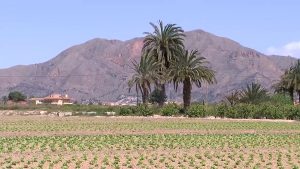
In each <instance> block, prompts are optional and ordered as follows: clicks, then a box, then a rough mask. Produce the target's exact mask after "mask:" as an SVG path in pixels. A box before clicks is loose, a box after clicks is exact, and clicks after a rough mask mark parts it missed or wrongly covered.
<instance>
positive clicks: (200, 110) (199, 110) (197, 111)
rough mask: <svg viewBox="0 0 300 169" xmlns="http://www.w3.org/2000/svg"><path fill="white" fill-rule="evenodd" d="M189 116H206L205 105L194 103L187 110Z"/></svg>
mask: <svg viewBox="0 0 300 169" xmlns="http://www.w3.org/2000/svg"><path fill="white" fill-rule="evenodd" d="M186 115H187V116H188V117H206V116H207V114H206V109H205V105H200V104H193V105H191V106H190V107H189V108H188V110H187V111H186Z"/></svg>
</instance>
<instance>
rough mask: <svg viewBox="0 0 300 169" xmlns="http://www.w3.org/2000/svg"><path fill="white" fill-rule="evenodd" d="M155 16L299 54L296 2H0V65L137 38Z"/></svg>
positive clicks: (263, 47) (262, 48)
mask: <svg viewBox="0 0 300 169" xmlns="http://www.w3.org/2000/svg"><path fill="white" fill-rule="evenodd" d="M158 20H163V21H164V22H165V23H176V24H178V25H179V26H182V27H183V28H184V29H185V30H186V31H189V30H195V29H203V30H205V31H208V32H211V33H213V34H216V35H219V36H225V37H228V38H230V39H233V40H235V41H238V42H239V43H241V44H242V45H244V46H247V47H251V48H254V49H256V50H259V51H261V52H265V53H279V54H290V55H294V56H296V57H300V22H299V21H300V1H299V0H149V1H146V0H0V58H1V60H0V68H6V67H10V66H13V65H18V64H30V63H39V62H43V61H47V60H48V59H50V58H53V57H54V56H56V55H57V54H58V53H59V52H61V51H62V50H64V49H66V48H68V47H70V46H72V45H75V44H80V43H83V42H85V41H87V40H89V39H92V38H96V37H101V38H107V39H121V40H128V39H131V38H134V37H137V36H143V32H145V31H151V27H150V26H149V22H157V21H158Z"/></svg>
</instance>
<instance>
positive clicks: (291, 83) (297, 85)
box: [285, 60, 300, 101]
mask: <svg viewBox="0 0 300 169" xmlns="http://www.w3.org/2000/svg"><path fill="white" fill-rule="evenodd" d="M285 80H286V81H287V86H288V87H290V88H293V90H294V91H295V92H296V93H297V94H298V99H299V101H300V60H297V62H296V63H295V65H294V66H292V67H291V68H290V70H289V72H288V74H287V75H286V77H285Z"/></svg>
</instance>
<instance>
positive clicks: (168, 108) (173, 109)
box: [160, 104, 180, 116]
mask: <svg viewBox="0 0 300 169" xmlns="http://www.w3.org/2000/svg"><path fill="white" fill-rule="evenodd" d="M160 113H161V115H163V116H176V115H179V114H180V106H178V105H177V104H167V105H165V106H164V107H162V108H161V109H160Z"/></svg>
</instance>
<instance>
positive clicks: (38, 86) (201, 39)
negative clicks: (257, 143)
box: [0, 30, 295, 101]
mask: <svg viewBox="0 0 300 169" xmlns="http://www.w3.org/2000/svg"><path fill="white" fill-rule="evenodd" d="M142 45H143V38H135V39H132V40H128V41H119V40H106V39H92V40H90V41H87V42H85V43H83V44H80V45H76V46H73V47H70V48H68V49H66V50H65V51H63V52H61V53H60V54H58V55H57V56H56V57H54V58H53V59H51V60H49V61H47V62H44V63H40V64H32V65H28V66H15V67H11V68H8V69H0V78H1V80H0V92H1V95H6V94H7V93H8V92H9V91H14V90H18V91H22V92H24V93H25V94H27V95H28V96H36V97H40V96H45V95H48V94H50V93H68V94H69V95H70V96H71V97H73V98H75V99H76V100H78V101H80V100H87V99H93V100H99V101H116V100H119V99H120V98H124V97H127V96H134V95H135V92H134V90H133V92H131V93H129V92H128V86H127V81H128V79H129V78H130V77H131V75H132V73H133V72H132V70H131V68H130V66H131V61H132V60H134V59H136V60H138V59H139V58H140V51H141V48H142ZM185 45H186V47H187V48H188V49H198V50H199V52H200V53H201V55H202V56H204V57H206V58H207V60H208V61H209V62H210V66H211V67H212V68H213V69H214V70H215V71H216V72H217V73H216V78H217V82H218V83H217V84H214V85H211V86H206V85H204V86H203V87H202V88H200V89H198V88H196V87H194V88H193V99H194V100H195V101H202V100H203V99H204V100H207V101H217V100H221V99H222V98H223V97H224V96H225V95H227V94H228V93H229V92H231V91H232V90H234V89H240V88H242V87H244V86H245V85H246V84H248V83H251V82H259V83H261V84H262V85H263V86H265V87H266V88H268V89H270V88H271V86H272V84H274V83H275V82H276V80H278V79H279V77H280V76H281V75H282V74H283V71H284V69H286V68H288V67H289V66H290V65H291V64H292V63H293V62H294V61H295V59H294V58H292V57H284V56H267V55H264V54H262V53H260V52H257V51H255V50H253V49H250V48H246V47H243V46H241V45H240V44H239V43H237V42H235V41H232V40H230V39H227V38H223V37H219V36H216V35H213V34H210V33H208V32H205V31H202V30H195V31H190V32H186V39H185ZM169 86H170V87H169V89H168V95H169V97H170V98H172V99H176V100H179V99H180V97H181V91H180V90H179V91H178V92H177V93H175V92H174V91H173V89H172V85H169Z"/></svg>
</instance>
